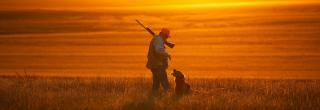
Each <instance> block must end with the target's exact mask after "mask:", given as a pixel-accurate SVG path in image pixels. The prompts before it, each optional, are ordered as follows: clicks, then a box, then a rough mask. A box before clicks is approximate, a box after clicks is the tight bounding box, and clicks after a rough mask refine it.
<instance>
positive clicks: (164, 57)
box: [147, 28, 171, 95]
mask: <svg viewBox="0 0 320 110" xmlns="http://www.w3.org/2000/svg"><path fill="white" fill-rule="evenodd" d="M169 35H170V31H169V29H166V28H163V29H161V32H160V33H159V35H155V36H153V38H152V40H151V42H150V45H149V52H148V62H147V68H148V69H150V70H151V72H152V78H153V84H152V93H153V95H156V94H157V92H158V90H159V87H160V84H161V85H162V87H163V89H164V91H165V92H166V93H167V92H168V90H169V81H168V77H167V72H166V69H167V68H168V59H171V57H170V55H169V54H168V53H167V52H166V50H165V47H164V44H165V42H166V41H167V39H168V38H169Z"/></svg>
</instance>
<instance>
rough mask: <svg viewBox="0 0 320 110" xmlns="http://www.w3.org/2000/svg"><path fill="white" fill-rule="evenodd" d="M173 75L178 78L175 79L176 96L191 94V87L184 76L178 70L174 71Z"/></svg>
mask: <svg viewBox="0 0 320 110" xmlns="http://www.w3.org/2000/svg"><path fill="white" fill-rule="evenodd" d="M172 75H173V76H174V77H175V78H176V79H175V82H176V87H175V93H176V95H177V96H182V95H184V94H187V93H190V85H189V84H187V83H186V82H185V79H184V75H183V74H182V73H181V72H180V71H178V70H176V69H174V70H173V73H172Z"/></svg>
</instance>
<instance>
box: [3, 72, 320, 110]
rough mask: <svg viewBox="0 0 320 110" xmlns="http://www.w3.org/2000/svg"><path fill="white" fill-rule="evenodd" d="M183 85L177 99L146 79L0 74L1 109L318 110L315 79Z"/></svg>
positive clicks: (319, 92) (318, 88)
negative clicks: (157, 92)
mask: <svg viewBox="0 0 320 110" xmlns="http://www.w3.org/2000/svg"><path fill="white" fill-rule="evenodd" d="M170 83H171V85H173V81H172V80H170ZM188 83H190V85H191V87H192V89H193V93H192V94H190V95H187V96H184V97H182V98H180V99H177V98H174V97H173V96H167V95H164V96H158V97H151V96H150V90H151V79H150V78H111V77H96V78H92V77H91V78H84V77H34V76H28V75H26V76H15V77H12V76H2V77H1V78H0V84H1V86H0V87H1V88H0V106H1V107H0V109H2V110H31V109H32V110H59V109H60V110H92V109H96V110H100V109H106V110H112V109H123V110H135V109H136V110H144V109H153V110H157V109H158V110H160V109H169V110H180V109H185V110H200V109H207V110H213V109H218V110H221V109H240V110H241V109H245V110H248V109H268V110H319V109H320V81H319V80H294V79H283V80H269V79H189V80H188ZM172 91H173V90H172Z"/></svg>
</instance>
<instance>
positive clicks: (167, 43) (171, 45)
mask: <svg viewBox="0 0 320 110" xmlns="http://www.w3.org/2000/svg"><path fill="white" fill-rule="evenodd" d="M136 21H137V23H138V24H139V25H140V26H141V27H143V28H144V29H145V30H147V31H148V32H149V33H150V34H151V35H152V36H155V35H156V33H154V32H153V31H152V30H151V29H150V28H149V27H146V26H144V25H143V24H142V23H141V22H140V21H139V20H136ZM164 44H165V45H167V46H168V47H170V48H173V47H174V45H175V44H173V43H170V42H168V41H165V42H164Z"/></svg>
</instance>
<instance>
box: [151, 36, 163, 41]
mask: <svg viewBox="0 0 320 110" xmlns="http://www.w3.org/2000/svg"><path fill="white" fill-rule="evenodd" d="M153 40H157V41H162V38H161V36H159V35H155V36H153Z"/></svg>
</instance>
